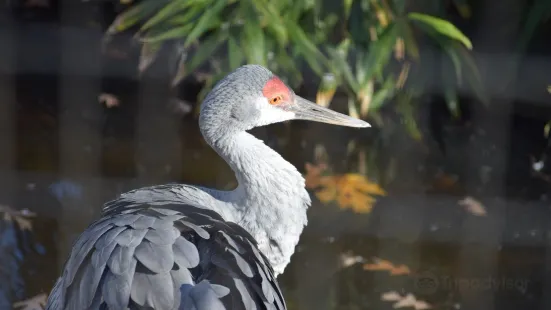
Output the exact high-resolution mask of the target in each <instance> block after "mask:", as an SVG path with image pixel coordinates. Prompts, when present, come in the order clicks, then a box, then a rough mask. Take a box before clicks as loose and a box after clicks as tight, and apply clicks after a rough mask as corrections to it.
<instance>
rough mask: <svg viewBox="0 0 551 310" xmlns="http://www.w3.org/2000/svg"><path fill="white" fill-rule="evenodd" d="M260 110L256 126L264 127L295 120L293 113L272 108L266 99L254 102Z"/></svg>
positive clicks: (262, 98)
mask: <svg viewBox="0 0 551 310" xmlns="http://www.w3.org/2000/svg"><path fill="white" fill-rule="evenodd" d="M255 104H256V106H257V108H258V109H259V110H260V118H259V119H258V124H257V126H264V125H268V124H273V123H279V122H284V121H288V120H290V119H293V118H295V113H294V112H290V111H285V110H283V109H280V108H277V107H274V106H272V105H271V104H270V103H268V99H266V98H264V97H261V98H259V99H258V100H257V101H256V102H255Z"/></svg>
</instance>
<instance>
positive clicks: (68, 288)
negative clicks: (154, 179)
mask: <svg viewBox="0 0 551 310" xmlns="http://www.w3.org/2000/svg"><path fill="white" fill-rule="evenodd" d="M292 119H301V120H311V121H318V122H324V123H330V124H336V125H342V126H349V127H369V126H370V125H369V124H368V123H366V122H364V121H362V120H359V119H355V118H352V117H349V116H346V115H343V114H340V113H337V112H334V111H332V110H329V109H326V108H322V107H320V106H318V105H316V104H315V103H312V102H309V101H307V100H306V99H303V98H301V97H299V96H297V95H296V94H295V93H294V92H293V91H292V90H291V89H290V88H289V87H288V86H287V85H286V84H285V83H284V82H282V80H281V79H280V78H278V77H277V76H276V75H274V74H273V73H272V72H270V71H269V70H268V69H266V68H264V67H262V66H259V65H245V66H242V67H240V68H238V69H236V70H235V71H233V72H232V73H230V74H229V75H227V76H226V77H225V78H224V79H222V80H221V81H219V82H218V83H217V84H216V85H215V87H214V88H213V89H212V91H211V92H210V93H209V94H208V95H207V97H206V98H205V100H204V103H203V105H202V107H201V113H200V117H199V126H200V129H201V133H202V135H203V137H204V139H205V141H206V142H207V143H208V144H209V145H210V146H211V147H212V148H213V149H214V150H216V152H217V153H218V154H219V155H220V156H221V157H222V158H223V159H224V160H225V161H226V162H227V163H228V165H229V166H230V167H231V168H232V169H233V171H234V172H235V176H236V178H237V181H238V186H237V187H236V188H235V189H234V190H231V191H219V190H214V189H210V188H204V187H196V186H190V185H183V184H171V185H160V186H152V187H146V188H141V189H137V190H133V191H130V192H127V193H124V194H122V195H121V196H120V197H119V198H117V199H115V200H113V201H110V202H107V203H106V205H105V206H104V209H103V211H102V216H101V218H100V219H99V220H97V221H95V222H94V223H92V224H91V225H90V226H89V227H88V228H87V229H86V230H85V231H84V232H83V233H82V234H81V235H80V236H79V237H78V238H77V240H76V241H75V243H74V246H73V249H72V251H71V253H70V256H69V258H68V260H67V262H66V263H65V266H64V269H63V274H62V275H61V277H60V278H59V279H58V281H57V282H56V284H55V286H54V289H53V290H52V293H51V294H50V296H49V299H48V304H47V307H46V309H55V310H61V309H71V310H72V309H78V310H81V309H112V310H121V309H158V310H165V309H166V310H169V309H198V310H199V309H204V310H216V309H285V308H286V306H285V301H284V299H283V296H282V293H281V290H280V288H279V286H278V283H277V280H276V277H277V275H279V274H281V273H282V272H283V270H284V269H285V267H286V266H287V264H288V263H289V261H290V258H291V255H292V254H293V252H294V250H295V246H296V245H297V243H298V241H299V237H300V234H301V233H302V230H303V228H304V226H305V225H306V224H307V218H306V210H307V209H308V207H309V206H310V203H311V201H310V196H309V194H308V192H307V191H306V189H305V187H304V179H303V177H302V175H301V174H300V173H299V172H298V171H297V169H296V168H295V167H294V166H293V165H291V164H290V163H289V162H287V161H285V159H283V158H282V157H281V156H280V155H279V154H278V153H277V152H275V151H274V150H272V149H271V148H269V147H268V146H266V145H265V144H264V143H263V142H262V141H261V140H259V139H257V138H255V137H254V136H253V135H251V134H249V133H247V131H248V130H250V129H252V128H254V127H257V126H264V125H268V124H272V123H277V122H283V121H287V120H292Z"/></svg>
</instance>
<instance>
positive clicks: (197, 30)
mask: <svg viewBox="0 0 551 310" xmlns="http://www.w3.org/2000/svg"><path fill="white" fill-rule="evenodd" d="M226 4H227V1H226V0H218V1H217V2H215V4H214V5H213V6H212V7H211V8H210V9H209V10H206V11H205V13H204V14H203V16H201V18H199V20H198V21H197V24H196V25H195V27H194V28H193V30H192V31H191V33H190V34H189V36H188V37H187V38H186V40H185V42H184V48H188V47H189V46H190V44H191V43H193V42H194V41H195V40H197V39H198V38H199V37H200V36H201V35H203V34H204V33H205V32H206V31H207V30H208V29H209V27H211V26H212V23H213V18H215V17H217V15H218V14H219V13H220V12H221V11H222V9H224V7H225V6H226Z"/></svg>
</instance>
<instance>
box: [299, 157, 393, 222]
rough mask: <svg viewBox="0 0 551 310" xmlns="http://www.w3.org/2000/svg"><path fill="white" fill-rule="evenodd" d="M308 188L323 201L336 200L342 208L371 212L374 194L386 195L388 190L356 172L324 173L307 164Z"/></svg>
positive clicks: (358, 211)
mask: <svg viewBox="0 0 551 310" xmlns="http://www.w3.org/2000/svg"><path fill="white" fill-rule="evenodd" d="M306 179H307V180H308V182H307V188H310V189H315V190H316V197H318V199H319V200H320V201H321V202H324V203H328V202H331V201H336V202H337V203H338V205H339V207H340V208H343V209H347V208H350V209H352V210H353V211H354V212H357V213H369V212H371V209H372V207H373V204H374V203H375V198H373V197H372V196H373V195H379V196H385V195H386V192H385V191H384V190H383V189H382V188H381V187H380V186H379V185H378V184H376V183H372V182H369V181H368V180H367V179H366V178H365V176H363V175H360V174H355V173H347V174H343V175H325V176H323V175H322V170H321V169H319V167H318V168H317V169H315V168H314V167H313V166H312V165H309V164H308V165H307V166H306Z"/></svg>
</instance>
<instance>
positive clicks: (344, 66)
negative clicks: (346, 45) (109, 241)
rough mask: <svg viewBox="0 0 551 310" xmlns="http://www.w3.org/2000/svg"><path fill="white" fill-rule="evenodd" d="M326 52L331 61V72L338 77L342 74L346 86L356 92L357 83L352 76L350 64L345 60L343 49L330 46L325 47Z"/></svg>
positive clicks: (357, 88)
mask: <svg viewBox="0 0 551 310" xmlns="http://www.w3.org/2000/svg"><path fill="white" fill-rule="evenodd" d="M327 52H328V53H329V56H330V57H331V61H332V63H333V65H332V68H333V73H334V74H335V75H336V76H337V77H340V76H341V75H342V76H344V79H345V80H346V82H347V83H348V86H349V87H350V88H351V89H352V90H353V91H354V92H355V93H357V92H358V90H359V87H360V86H359V84H358V82H357V81H356V79H355V78H354V74H353V73H352V69H351V68H350V65H349V64H348V62H347V61H346V58H345V57H346V54H345V51H344V50H342V49H341V50H339V49H335V48H332V47H327Z"/></svg>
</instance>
